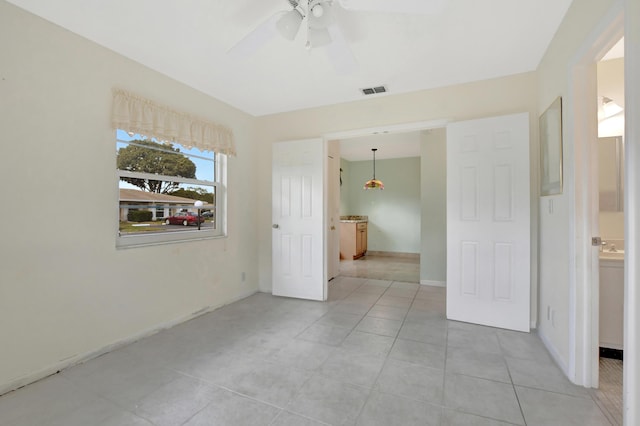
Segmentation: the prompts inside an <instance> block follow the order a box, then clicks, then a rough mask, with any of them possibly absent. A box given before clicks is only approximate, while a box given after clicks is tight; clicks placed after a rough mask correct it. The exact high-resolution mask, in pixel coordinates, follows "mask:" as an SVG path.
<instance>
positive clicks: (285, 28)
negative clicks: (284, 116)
mask: <svg viewBox="0 0 640 426" xmlns="http://www.w3.org/2000/svg"><path fill="white" fill-rule="evenodd" d="M445 1H446V0H288V2H289V5H290V6H291V8H292V9H291V10H285V11H280V12H277V13H275V14H274V15H272V16H271V17H269V18H268V19H267V20H265V21H264V22H262V23H261V24H260V25H258V27H257V28H255V29H254V30H253V31H251V32H250V33H249V34H247V35H246V36H245V37H244V38H243V39H242V40H240V41H239V42H238V43H236V44H235V45H234V46H233V47H232V48H231V49H230V50H229V52H228V53H229V54H230V55H232V56H235V57H239V58H243V57H247V56H249V55H251V54H253V53H255V52H256V51H258V50H259V49H260V48H262V47H263V46H264V45H265V44H267V43H268V42H269V41H270V40H271V39H273V38H275V37H277V36H278V35H280V36H282V37H284V38H285V39H287V40H291V41H293V40H294V39H295V38H296V36H297V34H298V33H299V31H300V27H301V26H302V23H303V22H304V21H305V19H306V23H307V40H306V43H305V47H306V48H307V49H313V48H319V47H324V48H326V52H327V54H328V56H329V60H330V61H331V63H332V64H333V66H334V68H335V70H336V72H338V73H339V74H348V73H350V72H352V71H354V70H355V69H356V67H357V64H356V59H355V57H354V56H353V53H352V52H351V49H350V48H349V45H348V43H347V41H346V39H345V37H344V34H343V33H342V30H341V29H340V27H339V26H338V25H337V23H336V20H335V19H334V14H333V8H335V7H341V8H343V9H345V10H348V11H368V12H380V13H404V14H420V15H426V14H432V13H436V12H438V11H440V10H441V9H442V8H443V6H444V3H445Z"/></svg>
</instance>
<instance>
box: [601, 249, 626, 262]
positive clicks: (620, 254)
mask: <svg viewBox="0 0 640 426" xmlns="http://www.w3.org/2000/svg"><path fill="white" fill-rule="evenodd" d="M600 259H607V260H609V259H620V260H624V250H618V251H603V252H600Z"/></svg>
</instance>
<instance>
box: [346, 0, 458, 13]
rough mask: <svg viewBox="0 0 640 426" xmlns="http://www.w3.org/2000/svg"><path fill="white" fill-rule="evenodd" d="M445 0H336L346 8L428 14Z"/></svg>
mask: <svg viewBox="0 0 640 426" xmlns="http://www.w3.org/2000/svg"><path fill="white" fill-rule="evenodd" d="M445 1H446V0H338V3H340V6H342V7H343V8H344V9H347V10H364V11H370V12H387V13H407V14H416V15H429V14H433V13H437V12H440V11H441V10H442V9H443V8H444V5H445Z"/></svg>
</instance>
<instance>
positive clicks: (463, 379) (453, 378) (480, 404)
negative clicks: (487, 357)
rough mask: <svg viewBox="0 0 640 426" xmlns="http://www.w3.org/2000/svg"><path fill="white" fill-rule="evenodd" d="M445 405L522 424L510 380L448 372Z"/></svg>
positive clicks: (522, 420)
mask: <svg viewBox="0 0 640 426" xmlns="http://www.w3.org/2000/svg"><path fill="white" fill-rule="evenodd" d="M444 405H445V406H446V407H448V408H451V409H453V410H456V411H462V412H466V413H469V414H475V415H477V416H482V417H488V418H491V419H495V420H500V421H504V422H508V423H513V424H517V425H524V424H525V423H524V419H523V418H522V413H521V412H520V405H519V404H518V398H517V397H516V393H515V390H514V389H513V385H511V384H510V383H508V384H507V383H500V382H494V381H491V380H485V379H478V378H475V377H469V376H463V375H458V374H447V375H446V376H445V389H444ZM559 424H561V423H559Z"/></svg>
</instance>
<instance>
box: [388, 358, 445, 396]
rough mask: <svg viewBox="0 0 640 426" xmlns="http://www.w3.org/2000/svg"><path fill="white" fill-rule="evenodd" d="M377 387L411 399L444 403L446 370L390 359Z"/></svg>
mask: <svg viewBox="0 0 640 426" xmlns="http://www.w3.org/2000/svg"><path fill="white" fill-rule="evenodd" d="M375 389H376V390H378V391H380V392H383V393H390V394H394V395H398V396H402V397H405V398H410V399H418V400H423V401H429V402H431V403H434V404H441V403H442V396H443V390H444V371H443V370H439V369H437V368H429V367H422V366H420V365H417V364H411V363H408V362H404V361H398V360H394V359H388V360H387V362H386V363H385V365H384V368H383V369H382V372H381V373H380V376H379V377H378V380H377V382H376V385H375Z"/></svg>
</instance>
